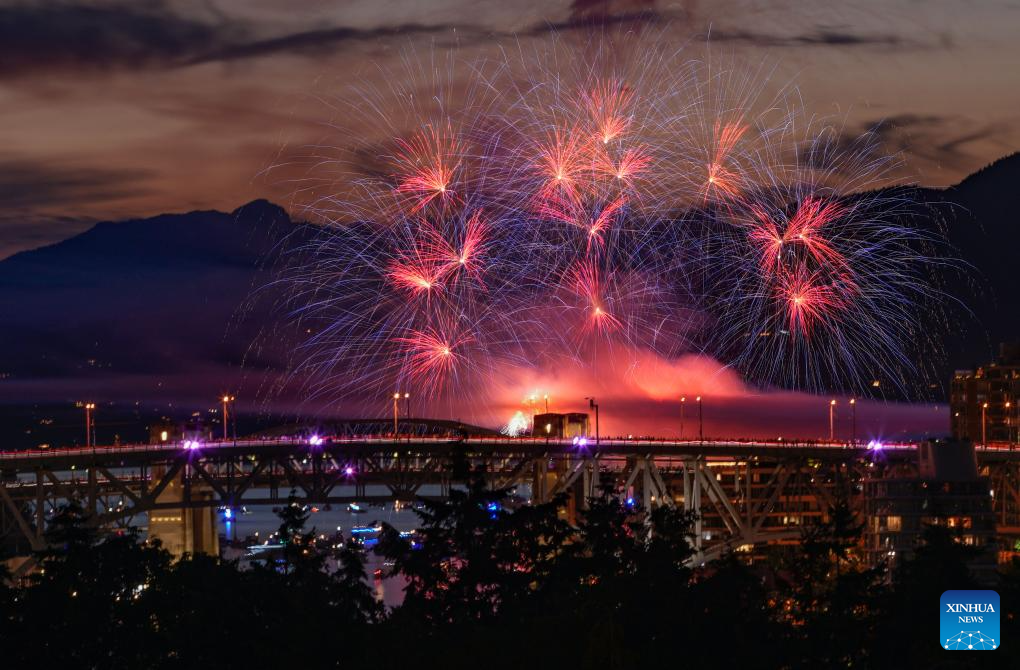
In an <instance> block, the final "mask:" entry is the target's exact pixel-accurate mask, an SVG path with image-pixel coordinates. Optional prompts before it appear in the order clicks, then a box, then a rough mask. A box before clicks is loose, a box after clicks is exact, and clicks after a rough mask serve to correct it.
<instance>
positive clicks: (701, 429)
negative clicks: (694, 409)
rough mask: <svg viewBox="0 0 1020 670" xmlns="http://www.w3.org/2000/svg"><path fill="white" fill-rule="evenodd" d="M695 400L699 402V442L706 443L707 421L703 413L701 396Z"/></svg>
mask: <svg viewBox="0 0 1020 670" xmlns="http://www.w3.org/2000/svg"><path fill="white" fill-rule="evenodd" d="M695 400H697V401H698V440H699V441H701V442H704V441H705V421H704V416H703V415H702V413H701V396H700V395H699V396H698V397H697V398H695Z"/></svg>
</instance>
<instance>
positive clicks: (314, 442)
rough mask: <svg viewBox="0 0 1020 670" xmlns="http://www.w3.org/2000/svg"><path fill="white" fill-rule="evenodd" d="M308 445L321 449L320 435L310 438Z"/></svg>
mask: <svg viewBox="0 0 1020 670" xmlns="http://www.w3.org/2000/svg"><path fill="white" fill-rule="evenodd" d="M308 444H310V445H312V446H313V447H321V446H322V438H321V437H319V436H318V435H312V436H311V437H310V438H308Z"/></svg>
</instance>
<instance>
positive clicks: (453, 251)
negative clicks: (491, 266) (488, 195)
mask: <svg viewBox="0 0 1020 670" xmlns="http://www.w3.org/2000/svg"><path fill="white" fill-rule="evenodd" d="M482 216H483V214H482V211H481V210H477V211H475V212H473V213H472V214H471V216H470V218H468V220H467V223H466V225H465V229H464V236H463V239H462V240H461V243H460V248H459V249H458V248H457V247H456V246H455V245H454V244H452V243H450V242H449V241H448V240H447V238H446V237H444V236H443V234H442V233H441V232H439V231H438V230H436V229H435V228H434V227H431V226H429V227H428V228H427V231H426V234H427V237H428V239H429V242H428V253H427V254H426V256H427V257H428V259H429V261H430V262H431V263H433V264H435V266H437V267H438V268H439V269H438V271H437V273H436V275H437V277H438V278H443V277H447V276H452V277H454V278H456V277H457V276H459V275H460V274H463V273H465V272H466V273H469V274H471V275H472V276H474V277H475V278H476V279H478V280H479V281H480V280H481V270H482V260H483V257H484V254H485V245H486V241H487V237H488V229H487V226H486V224H485V220H484V219H483V218H482Z"/></svg>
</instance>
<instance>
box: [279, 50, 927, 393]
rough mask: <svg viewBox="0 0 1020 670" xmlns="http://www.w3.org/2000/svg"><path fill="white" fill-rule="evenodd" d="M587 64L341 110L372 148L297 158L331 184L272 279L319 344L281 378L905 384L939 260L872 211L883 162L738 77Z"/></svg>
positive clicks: (471, 383) (528, 65)
mask: <svg viewBox="0 0 1020 670" xmlns="http://www.w3.org/2000/svg"><path fill="white" fill-rule="evenodd" d="M561 48H564V47H563V46H562V45H554V46H553V47H551V49H554V50H556V49H561ZM594 53H595V55H594V56H592V60H591V62H580V63H578V62H577V61H576V59H560V58H555V57H551V56H550V55H549V54H537V55H535V56H533V57H526V56H523V55H506V57H505V58H504V60H503V61H501V62H497V63H486V64H472V65H470V67H467V68H466V74H463V75H462V74H461V73H460V71H459V70H458V68H457V66H456V63H455V61H453V60H452V58H451V59H448V60H447V61H446V62H445V69H444V68H442V67H436V68H435V69H434V70H433V71H429V72H427V73H423V72H421V71H420V69H419V71H418V72H417V73H416V74H415V73H411V74H408V75H406V76H405V77H403V79H401V77H400V76H396V77H392V76H391V77H390V78H391V79H392V80H397V81H405V82H407V83H404V84H402V85H400V86H397V87H391V88H390V89H389V90H388V91H382V92H379V91H377V92H375V93H372V94H366V93H365V92H364V91H361V92H359V94H360V96H361V97H360V98H359V97H358V96H357V95H353V94H352V95H351V96H350V98H351V99H353V100H359V101H360V102H359V103H358V104H354V103H352V108H351V109H350V110H348V111H349V112H350V113H352V114H353V113H360V114H361V116H360V117H359V118H360V121H361V126H362V127H365V126H369V127H371V126H373V125H374V126H375V127H378V128H379V129H380V133H379V134H380V136H381V137H383V138H384V140H383V141H381V142H378V143H375V144H367V143H366V144H365V145H364V146H358V143H357V141H356V140H355V139H354V138H353V137H351V136H344V140H343V141H341V142H338V143H337V144H338V145H339V146H346V147H349V146H351V145H356V146H357V150H350V149H347V150H346V151H347V153H346V154H343V152H342V151H339V150H338V153H340V154H341V155H339V156H337V157H335V158H333V159H331V160H324V159H323V158H322V156H321V155H320V154H319V153H318V152H316V153H315V154H314V156H313V158H314V159H315V162H314V165H315V166H316V168H317V169H320V170H321V169H322V166H323V165H330V166H331V167H333V168H334V169H333V170H332V171H331V174H333V175H339V176H337V177H336V178H335V181H334V182H333V183H332V188H331V189H325V190H326V191H327V192H329V195H326V196H322V195H319V196H317V198H316V199H315V200H314V201H313V202H312V204H310V205H309V212H310V213H312V214H313V215H314V216H315V218H316V219H317V220H318V221H319V222H320V223H321V226H320V232H319V234H318V235H317V236H316V238H315V240H314V242H312V243H311V244H308V245H306V246H304V247H302V249H301V250H300V253H299V254H298V257H299V258H300V259H301V260H300V263H295V264H294V266H293V267H292V268H290V269H289V272H288V275H287V280H288V281H289V282H290V285H291V286H292V287H293V289H294V290H293V293H292V297H291V301H290V302H289V304H288V308H289V310H290V311H289V314H291V315H292V316H293V317H295V318H299V319H302V320H303V322H312V323H314V324H315V326H316V327H315V328H313V329H310V330H311V331H312V333H313V335H312V336H311V337H309V338H308V340H307V341H306V342H305V344H304V346H303V347H302V348H301V350H300V352H299V355H300V364H299V365H297V366H296V367H295V373H296V374H301V375H302V376H303V377H304V378H306V379H308V380H310V384H311V385H312V387H313V390H314V391H317V392H320V393H323V394H327V395H329V396H330V397H339V398H342V397H349V396H350V395H352V394H358V395H360V394H365V393H378V394H380V395H381V396H384V395H385V393H386V392H387V391H388V390H390V389H393V388H398V387H403V386H404V385H406V384H413V385H415V386H416V387H418V388H424V389H427V391H428V394H429V395H430V396H432V397H435V398H444V397H446V398H449V397H452V396H460V397H462V396H463V394H465V393H471V394H484V393H485V392H486V389H487V388H489V387H491V384H490V382H491V380H492V378H493V377H494V376H496V375H500V374H505V371H506V370H507V369H513V368H534V367H537V366H543V365H548V364H551V363H555V364H562V363H567V364H570V365H580V366H592V365H601V364H613V362H612V360H610V361H609V362H608V363H604V362H600V359H599V357H598V356H597V355H596V354H597V352H598V351H603V350H605V348H606V347H610V348H613V347H615V348H616V350H618V351H623V352H640V355H642V356H644V355H648V354H653V355H656V356H659V357H661V358H662V359H665V360H672V359H675V358H676V357H678V356H681V355H687V354H690V353H708V354H711V355H713V356H715V357H717V358H718V359H719V360H720V361H721V362H722V363H724V364H727V365H731V366H733V367H735V368H736V369H738V370H739V371H741V372H742V373H743V374H744V375H745V376H746V377H747V378H748V379H749V380H750V381H751V382H753V383H757V384H759V385H763V386H771V385H775V386H783V387H791V388H802V389H808V390H818V389H822V388H839V389H844V390H857V391H859V390H863V389H864V388H865V387H866V386H867V384H868V383H869V382H870V381H871V380H872V379H874V378H876V376H877V375H878V374H879V372H881V373H882V375H883V376H884V377H886V378H895V379H900V380H906V379H908V378H909V377H910V376H911V375H913V374H914V373H915V372H916V369H915V366H914V365H912V363H911V356H910V352H911V351H913V348H914V345H915V344H916V342H917V341H918V333H919V332H921V331H922V330H923V329H924V327H925V322H924V315H925V312H926V310H929V309H930V308H931V306H932V305H933V304H934V303H935V302H936V300H937V298H938V295H937V291H936V290H935V289H934V288H932V286H931V285H930V283H928V282H927V281H926V274H925V273H926V271H927V260H928V257H927V255H926V253H927V252H926V251H925V250H930V249H932V248H934V247H935V246H937V244H938V240H937V239H935V237H934V236H932V235H926V234H922V233H921V232H919V231H918V230H917V229H915V228H912V227H911V226H910V225H909V224H908V223H905V221H906V220H907V219H905V218H904V217H903V216H901V215H902V214H903V213H904V211H905V207H906V205H907V204H909V203H907V201H906V200H905V199H904V196H903V192H902V191H896V190H889V189H885V190H883V189H881V188H878V187H881V186H884V185H886V184H887V183H889V180H890V175H891V170H892V169H893V167H895V164H896V160H895V158H894V157H889V156H886V155H884V154H882V152H881V151H880V147H878V146H877V144H876V142H875V138H874V137H869V136H865V137H863V138H858V139H855V140H847V138H846V136H845V134H844V133H842V132H840V129H838V128H836V127H834V126H830V125H826V124H819V123H817V122H814V123H808V122H805V120H804V119H803V115H802V114H801V113H800V111H799V107H798V106H797V105H796V104H795V98H796V96H795V95H793V94H792V93H789V94H787V95H785V96H781V97H779V98H776V99H771V100H766V99H765V98H764V97H763V95H762V90H763V89H762V85H761V83H760V82H759V81H757V80H756V79H755V78H754V76H753V74H754V72H753V71H752V73H751V74H750V75H748V74H740V73H739V72H737V71H736V68H734V69H733V70H725V71H722V72H720V71H717V70H711V69H709V68H708V67H707V66H705V65H704V64H703V63H701V62H699V61H696V60H688V59H685V58H684V56H683V54H682V53H679V52H677V53H670V52H664V51H663V50H662V49H650V50H649V54H650V55H649V56H648V59H647V60H646V61H639V62H636V63H635V62H627V61H625V60H621V59H619V58H617V56H616V55H615V54H614V52H613V51H612V50H610V49H604V48H597V49H595V50H594ZM562 62H572V63H574V65H573V66H572V67H571V68H569V69H557V68H558V65H556V64H557V63H562ZM550 63H551V64H553V65H549V64H550ZM412 69H413V68H412ZM759 74H760V73H759ZM465 81H466V82H467V83H466V84H465V83H464V82H465ZM453 82H458V85H456V86H455V85H454V83H453ZM384 109H386V110H400V111H401V114H402V115H403V116H404V118H403V121H402V122H398V121H396V120H393V119H389V118H387V117H386V115H384V114H382V113H381V112H380V111H379V110H384ZM365 110H368V111H365ZM368 168H371V169H368ZM316 189H317V192H318V193H320V194H321V192H322V191H323V190H324V189H323V186H322V183H321V182H316ZM623 363H626V361H623ZM893 370H895V371H897V372H891V371H893ZM908 385H909V384H906V383H904V387H906V386H908Z"/></svg>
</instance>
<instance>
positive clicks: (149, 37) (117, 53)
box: [0, 2, 228, 77]
mask: <svg viewBox="0 0 1020 670" xmlns="http://www.w3.org/2000/svg"><path fill="white" fill-rule="evenodd" d="M140 5H141V3H138V4H132V5H129V4H124V5H102V6H98V5H97V6H91V5H84V4H66V3H56V2H41V3H38V4H29V3H20V4H16V5H10V6H5V7H0V76H5V77H11V76H18V75H24V74H28V73H32V72H36V71H41V70H73V71H82V70H85V71H87V70H99V71H102V70H109V69H114V68H135V69H137V68H145V67H167V66H172V65H175V64H181V63H184V62H187V61H188V60H189V59H191V58H193V57H194V55H195V53H196V52H198V51H202V50H204V49H206V48H208V45H209V44H210V43H217V42H220V41H222V40H224V39H225V32H228V31H225V29H224V28H222V27H216V26H210V25H206V24H204V23H202V22H199V21H196V20H192V19H188V18H184V17H181V16H177V15H175V14H173V13H172V12H170V11H168V10H167V9H165V8H164V7H163V6H162V5H161V4H160V3H158V2H156V3H147V4H146V5H145V8H144V9H143V8H142V7H141V6H140Z"/></svg>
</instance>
